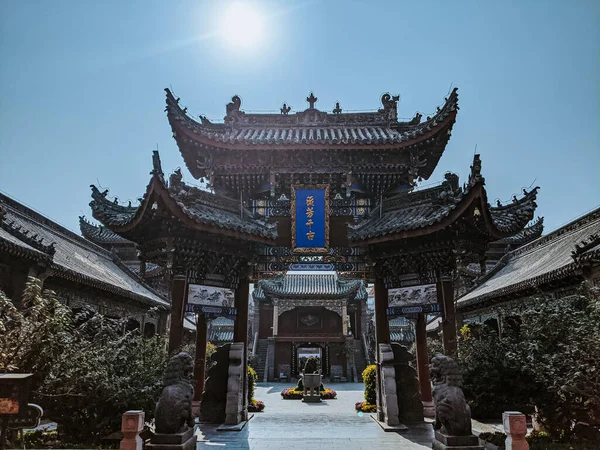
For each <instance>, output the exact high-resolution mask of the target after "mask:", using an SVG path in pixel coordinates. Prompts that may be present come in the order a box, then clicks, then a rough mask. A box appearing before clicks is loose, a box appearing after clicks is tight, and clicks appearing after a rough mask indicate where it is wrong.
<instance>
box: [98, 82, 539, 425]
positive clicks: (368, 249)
mask: <svg viewBox="0 0 600 450" xmlns="http://www.w3.org/2000/svg"><path fill="white" fill-rule="evenodd" d="M306 101H307V103H308V108H306V109H305V110H303V111H292V109H291V107H290V106H288V105H286V104H283V106H282V107H281V110H280V114H251V113H248V112H245V111H244V110H243V109H242V102H241V99H240V97H238V96H234V97H233V98H232V99H231V102H230V103H228V104H227V106H226V115H225V117H224V119H223V121H221V122H218V123H217V122H214V121H211V120H209V119H207V118H206V117H204V116H200V118H199V120H196V119H194V118H193V117H191V116H190V115H189V114H188V112H187V108H185V107H183V106H182V105H181V102H180V99H179V98H176V97H175V96H174V95H173V93H172V92H171V91H169V90H168V89H167V90H166V112H167V118H168V121H169V124H170V126H171V128H172V131H173V138H174V139H175V141H176V143H177V146H178V147H179V150H180V152H181V155H182V157H183V160H184V161H185V164H186V166H187V168H188V169H189V171H190V173H191V174H192V176H193V177H194V178H196V179H197V180H200V181H201V182H203V183H205V185H206V186H207V189H200V188H197V187H193V186H191V185H189V184H186V183H185V182H184V181H183V177H182V174H181V172H180V171H179V170H177V171H175V172H174V173H173V174H171V175H170V176H165V174H164V172H163V169H162V166H161V162H160V156H159V154H158V152H154V154H153V164H152V171H151V174H150V179H149V182H148V185H147V187H146V190H145V192H143V193H142V196H141V198H140V199H139V204H137V205H132V204H128V205H123V204H120V203H119V202H118V201H117V200H116V199H115V200H112V199H110V198H109V196H108V192H107V191H104V192H101V191H100V190H99V189H97V188H96V187H95V186H92V202H91V204H90V206H91V208H92V214H93V216H94V218H96V219H97V220H98V221H100V222H101V223H102V224H103V226H104V227H105V228H108V229H109V230H110V231H111V232H113V233H115V234H117V235H118V236H121V237H122V238H124V239H126V240H127V241H130V242H133V243H135V245H136V247H137V251H138V252H139V258H140V274H141V275H142V277H143V276H144V275H145V272H146V270H147V268H148V267H153V268H155V267H160V268H162V270H164V276H165V277H166V278H165V280H166V285H167V287H168V289H169V291H170V298H171V304H172V305H171V306H172V311H171V321H170V327H169V346H170V349H171V350H173V351H174V350H175V349H177V348H178V347H179V346H180V344H181V342H182V333H183V319H184V316H185V313H186V312H188V313H196V314H197V317H198V319H197V352H196V371H195V379H196V396H197V398H196V400H200V399H201V396H202V392H203V390H204V361H205V347H206V345H205V344H206V334H207V333H206V323H207V319H211V318H213V317H215V316H219V317H221V316H223V317H229V318H232V319H234V320H235V322H234V330H233V340H234V344H232V351H231V352H230V361H229V364H230V365H232V366H233V365H236V364H239V355H242V364H243V365H245V364H246V361H247V358H246V354H247V351H248V347H249V342H248V341H249V338H248V335H249V334H250V333H249V330H248V324H249V321H248V297H249V294H250V292H249V290H250V283H254V284H255V291H254V294H253V295H254V300H255V303H256V305H255V307H256V308H258V313H257V314H255V320H254V322H256V316H257V315H258V323H256V324H255V325H256V327H255V328H254V329H253V331H254V332H253V333H252V334H253V335H254V334H256V333H258V335H259V337H260V339H264V340H265V341H266V347H267V352H266V353H267V362H266V365H267V368H266V372H267V373H266V377H267V378H268V379H272V378H280V377H282V378H283V377H294V376H296V375H297V373H298V370H299V367H300V365H301V358H302V357H303V355H307V354H318V355H319V357H320V358H321V361H322V372H323V373H324V374H325V375H326V376H330V377H339V378H340V379H341V378H350V377H351V376H352V374H351V372H352V370H356V364H354V366H353V367H354V369H352V368H351V367H350V366H351V364H349V358H351V356H350V354H351V353H352V351H349V350H348V349H349V348H350V349H351V348H356V346H358V347H359V348H360V346H361V345H362V344H361V341H363V335H364V334H365V328H366V326H367V324H366V323H365V321H364V320H363V319H364V318H365V315H364V303H365V289H366V288H367V286H368V285H369V284H373V285H374V292H375V300H374V310H375V311H374V315H375V338H374V339H375V341H376V342H375V344H376V345H375V348H376V356H377V362H378V365H379V367H380V370H379V371H378V373H379V381H378V383H379V389H378V417H379V419H380V420H385V421H386V422H388V423H390V424H393V423H396V422H397V421H398V417H397V412H396V413H395V412H394V411H397V410H398V408H397V407H396V405H394V402H396V401H397V396H396V392H395V391H394V390H393V389H392V390H389V389H388V391H386V392H384V389H386V387H389V386H392V385H393V386H395V385H396V384H395V382H394V380H387V378H388V377H392V378H393V377H394V375H393V373H392V374H391V375H390V371H389V370H385V371H383V370H381V367H382V366H384V365H385V366H388V367H389V366H390V364H392V365H393V364H394V358H395V356H394V355H396V353H395V352H394V351H393V350H394V349H393V345H392V346H390V329H389V320H390V319H392V320H393V319H396V318H398V317H403V318H408V319H411V320H415V321H416V329H415V334H416V342H417V366H418V375H419V386H420V393H421V399H422V401H423V402H424V403H425V404H427V402H430V401H431V392H430V384H429V376H428V371H427V363H428V358H427V348H426V328H425V327H426V314H439V315H440V316H441V318H442V320H441V331H442V335H443V344H444V351H445V353H447V354H452V353H453V352H454V351H455V349H456V317H455V299H454V293H455V289H454V280H455V274H456V273H457V271H458V270H459V269H462V268H466V267H469V266H472V265H476V266H477V267H479V270H480V272H485V270H486V267H487V263H486V258H487V256H486V255H488V253H487V252H488V250H489V246H490V243H491V242H496V241H501V240H503V239H507V238H510V237H511V236H515V235H517V234H518V233H520V232H522V231H523V230H524V229H525V227H526V225H527V224H528V222H529V221H530V220H532V219H533V217H534V212H535V209H536V204H535V199H536V195H537V190H538V189H537V188H534V189H531V190H530V191H524V192H523V195H522V196H521V197H520V198H516V197H515V198H514V199H513V201H512V202H510V203H508V204H505V205H502V204H500V203H498V204H496V205H494V206H491V205H490V203H489V202H488V198H487V194H486V190H485V179H484V177H483V172H482V161H481V159H480V157H479V155H475V156H474V158H473V162H472V165H471V170H470V175H469V177H468V179H467V180H465V182H464V183H462V184H461V183H460V182H459V178H458V176H457V175H455V174H452V173H447V174H446V175H445V181H443V182H442V183H441V184H439V185H436V186H434V187H429V188H427V189H419V187H418V183H419V182H420V181H422V180H427V179H428V178H429V177H430V176H431V174H432V173H433V171H434V169H435V168H436V166H437V164H438V162H439V160H440V158H441V156H442V154H443V152H444V149H445V148H446V145H447V143H448V140H449V139H450V136H451V132H452V127H453V126H454V124H455V121H456V116H457V113H458V93H457V89H454V90H453V91H452V92H451V93H450V94H449V95H448V96H447V98H446V99H445V101H444V103H443V104H442V105H441V106H440V107H438V108H437V110H436V111H435V112H434V113H433V114H431V115H429V116H426V117H423V116H422V115H421V114H419V113H417V114H416V115H414V117H413V118H412V119H409V120H405V121H403V120H400V119H399V118H398V102H399V96H393V95H390V94H385V95H383V96H382V97H381V105H380V106H379V108H378V109H377V110H375V111H373V112H361V113H357V112H345V111H344V110H343V108H342V106H341V105H340V104H339V103H337V104H335V105H334V107H333V108H332V110H331V111H324V110H321V109H318V108H317V102H318V98H317V97H316V96H315V95H314V94H312V93H311V94H310V95H309V96H308V97H307V98H306ZM153 270H154V269H153ZM288 271H289V272H290V273H288ZM302 271H310V274H302V273H298V272H302ZM314 271H317V272H323V274H319V275H314V274H313V273H314ZM411 286H430V289H429V291H430V292H431V293H432V295H427V296H425V297H424V298H421V297H419V296H416V297H415V296H403V295H400V294H398V295H396V294H395V293H396V292H397V290H398V289H401V288H408V287H411ZM234 349H235V351H234ZM392 372H393V371H392ZM236 374H237V375H236ZM244 374H245V371H243V370H239V371H237V370H230V371H229V377H230V379H229V382H228V395H227V416H226V417H227V418H226V421H227V422H229V423H236V422H239V421H241V420H244V418H245V417H246V415H247V408H246V405H245V402H246V401H247V400H246V399H247V397H246V395H245V394H244V389H245V386H246V383H245V380H244V376H245V375H244ZM235 399H237V400H235Z"/></svg>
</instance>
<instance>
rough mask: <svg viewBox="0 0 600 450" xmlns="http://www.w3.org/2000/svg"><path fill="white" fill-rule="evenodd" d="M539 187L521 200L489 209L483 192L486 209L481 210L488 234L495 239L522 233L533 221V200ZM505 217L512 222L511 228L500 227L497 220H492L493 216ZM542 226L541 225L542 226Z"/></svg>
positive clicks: (534, 206) (534, 208)
mask: <svg viewBox="0 0 600 450" xmlns="http://www.w3.org/2000/svg"><path fill="white" fill-rule="evenodd" d="M538 190H539V187H538V186H536V187H535V188H534V189H532V190H531V192H528V193H527V194H526V195H524V196H523V197H522V198H521V199H519V200H517V201H515V202H513V203H511V204H509V205H506V206H500V207H494V208H492V207H489V206H488V205H489V203H488V202H487V193H486V192H485V190H483V200H484V205H485V206H486V207H484V208H482V211H483V216H484V218H485V221H486V224H487V227H488V229H489V230H490V234H491V235H492V236H493V237H495V238H496V239H503V238H508V237H510V236H514V235H515V234H516V233H518V232H520V231H523V229H524V228H525V227H526V226H527V224H528V223H529V222H530V221H531V220H532V219H533V217H534V215H535V210H536V208H537V204H536V203H535V200H536V198H537V192H538ZM494 214H495V215H497V216H505V217H508V218H510V219H509V220H511V221H512V225H513V226H511V227H506V226H504V225H502V224H501V223H500V222H499V221H498V218H496V219H494V217H493V215H494ZM542 224H543V222H542ZM542 226H543V225H542Z"/></svg>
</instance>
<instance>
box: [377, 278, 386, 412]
mask: <svg viewBox="0 0 600 450" xmlns="http://www.w3.org/2000/svg"><path fill="white" fill-rule="evenodd" d="M388 306H389V300H388V290H387V288H386V287H385V283H384V282H383V280H382V279H381V278H377V279H376V280H375V359H376V360H377V419H378V420H379V421H381V422H383V421H384V420H385V416H384V413H383V409H382V400H381V366H380V361H379V344H389V342H390V328H389V324H388V318H387V311H386V310H387V308H388Z"/></svg>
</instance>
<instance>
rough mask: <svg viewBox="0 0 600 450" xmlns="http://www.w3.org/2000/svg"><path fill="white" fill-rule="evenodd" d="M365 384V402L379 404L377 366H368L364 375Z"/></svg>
mask: <svg viewBox="0 0 600 450" xmlns="http://www.w3.org/2000/svg"><path fill="white" fill-rule="evenodd" d="M362 379H363V383H365V400H366V401H367V402H368V403H370V404H371V405H375V404H376V403H377V366H376V365H375V364H371V365H370V366H367V368H366V369H365V370H363V373H362Z"/></svg>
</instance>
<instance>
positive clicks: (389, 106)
mask: <svg viewBox="0 0 600 450" xmlns="http://www.w3.org/2000/svg"><path fill="white" fill-rule="evenodd" d="M399 101H400V96H399V95H394V96H391V95H390V94H388V93H385V94H383V95H382V96H381V104H382V105H383V111H384V112H385V111H396V107H397V105H398V102H399Z"/></svg>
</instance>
